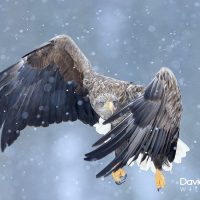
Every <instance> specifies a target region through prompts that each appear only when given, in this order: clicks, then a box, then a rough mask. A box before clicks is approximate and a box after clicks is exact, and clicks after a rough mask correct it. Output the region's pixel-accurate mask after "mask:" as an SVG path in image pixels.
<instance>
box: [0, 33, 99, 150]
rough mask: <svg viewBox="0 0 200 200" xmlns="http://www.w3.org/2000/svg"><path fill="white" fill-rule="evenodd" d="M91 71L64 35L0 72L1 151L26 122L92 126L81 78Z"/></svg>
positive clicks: (93, 116)
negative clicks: (77, 123)
mask: <svg viewBox="0 0 200 200" xmlns="http://www.w3.org/2000/svg"><path fill="white" fill-rule="evenodd" d="M92 74H93V70H92V68H91V65H90V63H89V61H88V60H87V58H86V57H85V56H84V55H83V53H82V52H81V51H80V49H79V48H78V47H77V45H76V44H75V43H74V42H73V40H72V39H71V38H69V37H68V36H64V35H62V36H57V37H55V38H53V39H51V40H50V41H49V42H47V43H46V44H44V45H43V46H41V47H40V48H38V49H36V50H34V51H32V52H30V53H28V54H26V55H25V56H24V57H23V58H22V59H21V60H20V61H19V62H18V63H16V64H15V65H12V66H11V67H9V68H8V69H6V70H4V71H3V72H1V73H0V126H2V125H3V130H2V136H1V148H2V151H3V150H4V149H5V147H6V146H7V145H11V144H12V143H13V142H14V140H16V139H17V137H18V136H19V134H20V131H21V130H22V129H24V128H25V127H26V126H27V125H29V126H44V127H46V126H48V125H49V124H52V123H60V122H62V121H68V120H70V121H74V120H77V119H79V120H81V121H82V122H83V123H85V124H90V125H93V124H95V123H96V122H97V121H98V119H99V116H98V115H97V114H96V113H95V111H94V110H93V109H92V107H91V105H90V102H89V98H88V97H87V94H88V91H87V88H85V86H84V78H85V76H87V78H88V77H90V76H91V75H92Z"/></svg>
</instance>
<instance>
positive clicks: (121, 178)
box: [112, 168, 127, 185]
mask: <svg viewBox="0 0 200 200" xmlns="http://www.w3.org/2000/svg"><path fill="white" fill-rule="evenodd" d="M112 177H113V179H114V181H115V183H116V184H117V185H121V184H122V183H124V182H125V180H126V177H127V174H126V172H125V170H124V169H122V168H119V169H118V170H117V171H115V172H112Z"/></svg>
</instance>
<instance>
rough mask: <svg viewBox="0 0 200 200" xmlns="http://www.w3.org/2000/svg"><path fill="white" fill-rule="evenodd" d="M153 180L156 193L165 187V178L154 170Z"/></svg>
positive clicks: (159, 171)
mask: <svg viewBox="0 0 200 200" xmlns="http://www.w3.org/2000/svg"><path fill="white" fill-rule="evenodd" d="M155 179H156V188H157V190H158V191H159V190H160V189H162V188H164V187H165V177H164V176H163V174H162V172H161V170H159V169H156V174H155Z"/></svg>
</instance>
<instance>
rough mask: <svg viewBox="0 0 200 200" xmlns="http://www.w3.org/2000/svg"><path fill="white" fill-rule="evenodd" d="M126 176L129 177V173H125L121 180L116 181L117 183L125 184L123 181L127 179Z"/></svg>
mask: <svg viewBox="0 0 200 200" xmlns="http://www.w3.org/2000/svg"><path fill="white" fill-rule="evenodd" d="M126 178H127V174H125V175H124V176H123V177H122V178H121V180H120V181H119V182H117V181H115V183H116V184H117V185H121V184H123V183H124V182H125V181H126Z"/></svg>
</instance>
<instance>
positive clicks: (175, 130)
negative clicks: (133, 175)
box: [85, 68, 182, 177]
mask: <svg viewBox="0 0 200 200" xmlns="http://www.w3.org/2000/svg"><path fill="white" fill-rule="evenodd" d="M181 111H182V105H181V95H180V91H179V88H178V85H177V81H176V78H175V76H174V75H173V73H172V72H171V71H170V70H169V69H167V68H162V69H161V70H160V71H159V72H158V74H157V75H156V77H155V78H154V79H153V81H152V82H151V83H150V84H149V85H148V86H147V87H146V88H145V91H144V93H143V94H142V95H141V96H140V97H138V98H137V99H135V100H133V101H132V102H130V103H129V104H128V105H127V106H125V107H124V108H123V109H121V110H120V111H119V112H116V113H115V114H114V115H113V116H111V117H110V118H109V119H107V120H106V121H105V123H111V122H113V121H115V120H116V119H117V118H119V117H121V116H123V115H125V114H127V117H126V118H125V119H124V120H123V121H121V122H120V123H118V124H117V125H116V126H115V127H114V128H113V129H112V130H111V131H110V132H109V133H107V134H106V135H104V136H103V137H102V138H100V139H99V140H98V141H97V142H96V143H95V144H94V146H96V145H101V146H100V147H98V148H97V149H96V150H94V151H92V152H90V153H88V154H86V158H85V160H97V159H101V158H103V157H105V156H106V155H108V154H109V153H111V152H112V151H114V150H116V149H117V148H119V147H120V146H121V144H122V143H124V142H125V141H128V142H127V144H126V145H125V147H124V148H123V149H122V150H121V151H120V153H118V155H117V156H116V157H115V158H114V160H113V161H112V162H110V163H109V164H108V165H107V166H106V167H105V168H104V169H103V170H102V171H101V172H100V173H98V174H97V177H100V176H107V175H109V174H110V173H111V172H113V171H116V170H118V169H119V168H122V167H124V166H125V165H126V164H127V162H128V161H129V159H131V158H132V161H134V160H136V159H137V158H138V156H139V154H142V155H143V157H142V160H141V162H142V161H144V160H145V159H146V158H147V159H148V158H149V159H150V158H151V159H152V161H153V162H154V165H155V167H156V169H160V170H161V169H162V166H163V165H164V164H168V162H170V163H171V162H173V160H174V158H175V154H176V146H177V141H178V137H179V128H180V118H181ZM107 140H108V141H107ZM106 141H107V142H106Z"/></svg>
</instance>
